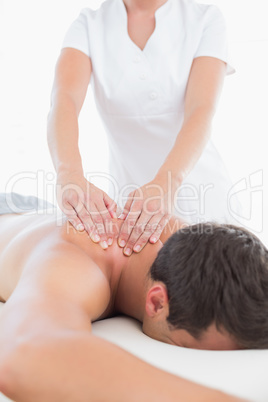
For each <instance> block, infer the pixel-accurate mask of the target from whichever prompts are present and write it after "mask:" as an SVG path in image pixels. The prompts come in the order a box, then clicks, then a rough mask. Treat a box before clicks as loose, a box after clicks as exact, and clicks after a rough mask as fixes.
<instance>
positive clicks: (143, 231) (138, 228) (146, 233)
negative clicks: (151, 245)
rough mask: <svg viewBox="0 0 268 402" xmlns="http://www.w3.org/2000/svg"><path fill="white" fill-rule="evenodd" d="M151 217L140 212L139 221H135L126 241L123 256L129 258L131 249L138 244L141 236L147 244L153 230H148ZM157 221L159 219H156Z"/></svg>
mask: <svg viewBox="0 0 268 402" xmlns="http://www.w3.org/2000/svg"><path fill="white" fill-rule="evenodd" d="M151 218H152V215H149V214H147V213H146V212H144V211H142V213H141V215H140V217H139V219H138V220H137V222H136V224H135V226H134V228H133V230H132V232H131V234H130V236H129V238H128V240H127V244H126V246H125V248H124V254H125V255H127V256H130V255H131V254H132V251H133V248H134V246H135V245H136V243H138V242H139V239H140V237H141V236H143V238H144V242H145V243H147V241H148V240H149V237H150V235H151V234H152V232H153V230H154V229H150V226H149V225H148V224H149V222H150V220H151ZM158 220H159V218H158Z"/></svg>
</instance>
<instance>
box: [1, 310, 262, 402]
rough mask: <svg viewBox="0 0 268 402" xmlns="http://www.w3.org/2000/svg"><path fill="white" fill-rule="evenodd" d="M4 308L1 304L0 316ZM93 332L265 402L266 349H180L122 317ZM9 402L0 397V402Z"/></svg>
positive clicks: (166, 367)
mask: <svg viewBox="0 0 268 402" xmlns="http://www.w3.org/2000/svg"><path fill="white" fill-rule="evenodd" d="M3 306H4V305H3V303H0V315H1V309H2V308H3ZM0 330H1V329H0ZM92 330H93V333H94V335H97V336H99V337H100V338H103V339H106V340H107V341H110V342H112V343H115V344H116V345H118V346H120V347H122V348H123V349H125V350H127V351H128V352H130V353H132V354H133V355H136V356H137V357H139V358H140V359H143V360H145V361H147V362H148V363H150V364H152V365H154V366H156V367H159V368H161V369H163V370H166V371H168V372H170V373H172V374H176V375H178V376H181V377H184V378H187V379H189V380H192V381H195V382H197V383H200V384H203V385H207V386H209V387H212V388H217V389H220V390H222V391H225V392H227V393H230V394H233V395H236V396H240V397H244V398H246V399H248V400H249V401H254V402H268V350H237V351H207V350H196V349H186V348H181V347H178V346H174V345H169V344H166V343H163V342H159V341H156V340H154V339H151V338H149V337H148V336H147V335H145V334H144V333H143V332H142V329H141V324H140V323H139V322H138V321H136V320H134V319H132V318H129V317H124V316H118V317H114V318H109V319H106V320H102V321H97V322H95V323H93V326H92ZM2 346H3V345H1V347H2ZM119 364H120V363H119ZM130 375H131V373H130ZM8 401H10V400H9V399H7V398H6V397H4V395H2V394H0V402H8ZM37 402H38V401H37ZM126 402H127V401H126ZM215 402H217V401H215Z"/></svg>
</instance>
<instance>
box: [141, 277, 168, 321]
mask: <svg viewBox="0 0 268 402" xmlns="http://www.w3.org/2000/svg"><path fill="white" fill-rule="evenodd" d="M167 308H168V294H167V289H166V287H165V286H164V284H157V285H154V286H153V287H151V289H149V291H148V293H147V296H146V305H145V309H146V313H147V314H148V316H149V317H151V318H153V317H155V316H158V315H160V314H162V313H163V312H165V310H166V309H167Z"/></svg>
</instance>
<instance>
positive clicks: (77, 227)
mask: <svg viewBox="0 0 268 402" xmlns="http://www.w3.org/2000/svg"><path fill="white" fill-rule="evenodd" d="M84 229H85V228H84V225H82V223H79V225H77V226H76V230H78V231H79V232H82V231H83V230H84Z"/></svg>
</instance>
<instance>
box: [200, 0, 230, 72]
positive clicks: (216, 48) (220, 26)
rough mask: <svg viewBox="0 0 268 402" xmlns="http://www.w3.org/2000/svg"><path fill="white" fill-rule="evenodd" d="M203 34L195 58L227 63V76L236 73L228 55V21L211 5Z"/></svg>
mask: <svg viewBox="0 0 268 402" xmlns="http://www.w3.org/2000/svg"><path fill="white" fill-rule="evenodd" d="M205 18H206V21H205V23H204V27H203V32H202V35H201V38H200V42H199V44H198V47H197V50H196V53H195V55H194V58H195V57H199V56H211V57H216V58H218V59H220V60H223V61H224V62H226V63H227V71H226V75H230V74H233V73H235V72H236V70H235V69H234V67H233V66H232V63H231V62H230V59H229V55H228V36H227V29H226V21H225V18H224V16H223V14H222V12H221V10H220V9H219V8H218V7H217V6H215V5H210V6H209V8H208V10H207V13H206V17H205Z"/></svg>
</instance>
